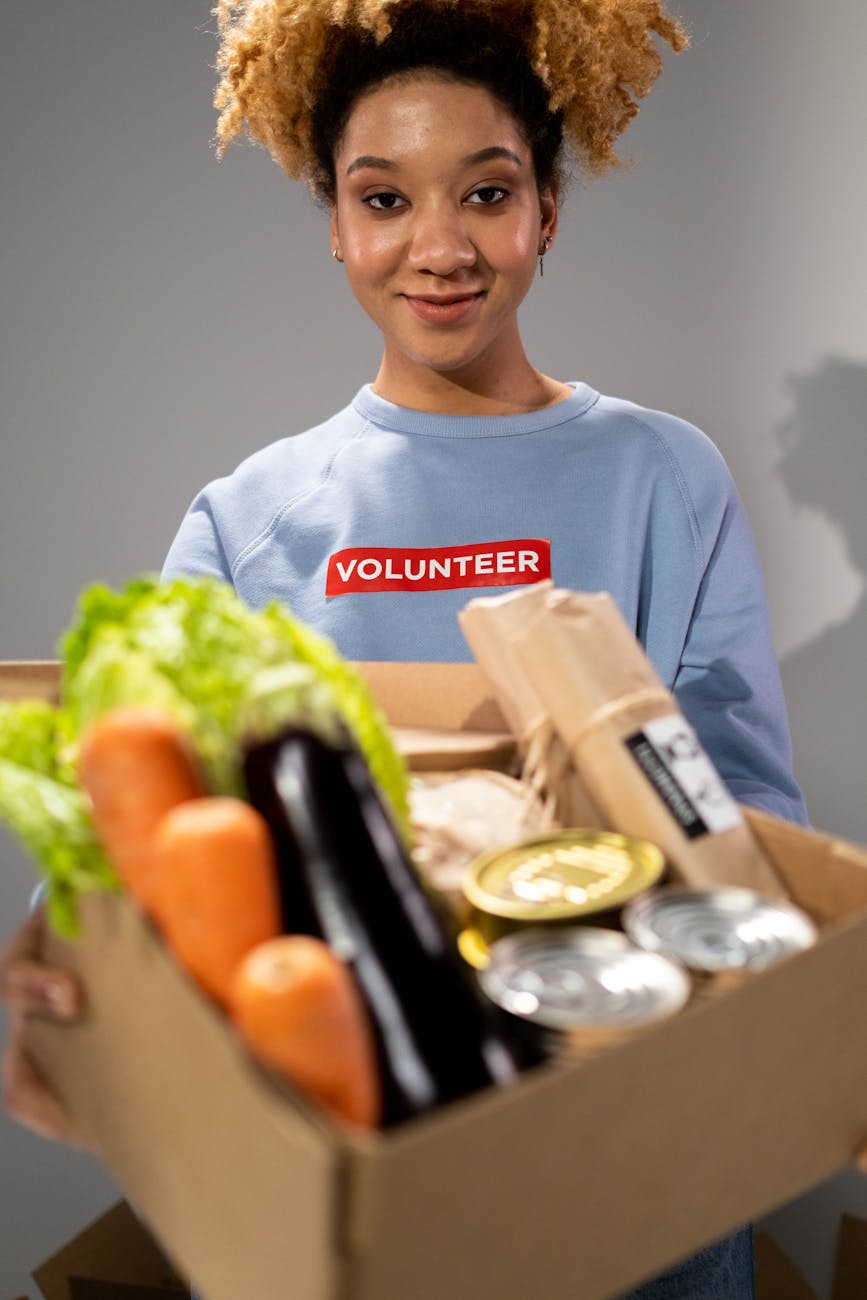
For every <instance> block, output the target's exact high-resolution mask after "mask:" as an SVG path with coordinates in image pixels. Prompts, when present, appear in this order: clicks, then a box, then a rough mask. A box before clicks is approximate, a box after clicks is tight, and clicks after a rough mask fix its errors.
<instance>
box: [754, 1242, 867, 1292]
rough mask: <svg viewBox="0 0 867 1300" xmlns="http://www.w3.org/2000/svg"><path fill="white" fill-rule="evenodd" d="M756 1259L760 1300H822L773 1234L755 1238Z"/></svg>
mask: <svg viewBox="0 0 867 1300" xmlns="http://www.w3.org/2000/svg"><path fill="white" fill-rule="evenodd" d="M753 1255H754V1258H755V1264H756V1300H818V1297H817V1295H816V1292H815V1291H814V1290H813V1288H812V1287H811V1286H809V1285H808V1284H807V1282H805V1281H804V1278H803V1277H802V1276H801V1274H800V1273H799V1271H798V1270H797V1269H796V1268H795V1265H794V1264H793V1263H792V1261H791V1260H790V1259H789V1257H788V1255H786V1254H785V1253H784V1252H783V1251H782V1250H781V1249H780V1247H779V1246H778V1245H777V1243H776V1241H774V1238H773V1237H772V1236H771V1235H770V1233H769V1232H757V1233H756V1234H755V1237H754V1238H753ZM862 1300H863V1295H862Z"/></svg>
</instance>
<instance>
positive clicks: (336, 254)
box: [331, 248, 343, 262]
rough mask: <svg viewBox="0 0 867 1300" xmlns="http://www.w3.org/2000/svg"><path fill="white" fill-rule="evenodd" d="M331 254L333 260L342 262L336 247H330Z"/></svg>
mask: <svg viewBox="0 0 867 1300" xmlns="http://www.w3.org/2000/svg"><path fill="white" fill-rule="evenodd" d="M331 256H332V257H333V258H334V260H335V262H342V261H343V258H342V257H341V256H340V253H339V252H338V250H337V249H336V248H332V250H331Z"/></svg>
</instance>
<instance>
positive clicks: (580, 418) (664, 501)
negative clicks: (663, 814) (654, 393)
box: [164, 382, 806, 822]
mask: <svg viewBox="0 0 867 1300" xmlns="http://www.w3.org/2000/svg"><path fill="white" fill-rule="evenodd" d="M570 387H571V388H572V392H571V394H570V395H569V396H568V397H566V398H565V399H564V400H562V401H559V402H557V403H555V404H554V405H552V406H548V407H545V408H543V409H542V410H537V411H531V412H528V413H526V414H520V415H496V416H485V415H481V416H458V415H440V414H437V413H434V412H427V411H417V410H413V409H410V408H407V407H402V406H397V405H395V404H394V403H392V402H388V401H386V400H385V399H384V398H382V397H380V396H379V395H378V394H376V393H375V392H374V391H373V389H372V388H371V387H370V386H369V385H368V386H366V387H364V388H362V389H361V390H360V391H359V392H358V393H357V395H356V397H355V398H354V400H353V401H352V402H351V403H350V405H349V406H347V407H346V408H345V409H344V410H342V411H339V412H338V413H337V414H336V415H334V416H333V417H332V418H331V419H329V420H326V421H325V422H324V423H323V424H320V425H318V426H316V427H315V428H312V429H309V430H307V431H306V432H304V433H299V434H295V435H294V436H290V437H287V438H283V439H281V440H280V441H278V442H275V443H273V444H271V445H270V446H267V447H265V448H263V449H262V450H261V451H258V452H256V453H255V454H254V455H252V456H250V457H249V458H248V459H246V460H245V461H243V462H242V464H241V465H239V466H238V468H237V469H236V470H235V471H234V472H233V473H232V474H230V475H228V476H227V477H224V478H219V479H216V480H215V481H214V482H212V483H210V484H209V485H208V486H207V487H205V488H204V489H203V490H202V491H201V492H199V493H198V495H197V496H196V497H195V499H194V501H193V502H192V504H191V506H190V508H189V510H188V512H187V514H186V516H185V518H184V520H183V522H182V523H181V527H180V529H179V531H178V534H177V536H176V537H175V540H174V542H173V543H172V546H171V549H170V550H169V553H168V556H167V559H166V562H165V567H164V576H165V577H171V576H175V575H179V574H211V575H213V576H216V577H220V578H223V579H224V580H226V581H228V582H231V583H232V584H233V585H234V587H235V588H236V590H237V591H238V593H239V594H240V595H241V596H242V597H243V598H244V599H245V600H246V601H247V602H248V603H249V604H250V605H252V606H253V607H259V606H261V605H263V604H264V603H266V602H267V601H268V600H271V599H274V598H278V599H280V600H281V601H283V602H285V603H286V605H288V606H289V608H290V609H291V610H292V611H293V612H294V613H295V614H296V615H297V616H298V617H299V618H301V619H303V620H304V621H305V622H307V623H309V624H311V625H312V626H314V627H315V628H317V629H318V630H319V631H322V632H324V633H326V634H327V635H329V636H331V637H332V638H333V639H334V641H335V643H336V645H337V647H338V649H339V650H340V651H341V653H342V654H344V655H345V656H346V657H348V658H350V659H357V660H423V661H448V662H455V661H463V660H468V659H471V658H472V656H471V653H470V650H469V647H468V646H467V644H466V642H465V640H464V638H463V635H462V633H461V630H460V626H459V624H458V618H457V615H458V611H459V610H460V609H462V608H463V606H464V605H465V604H466V603H467V601H468V600H470V599H471V598H472V597H474V596H483V595H485V594H493V593H495V592H496V593H503V592H505V591H508V590H518V589H520V587H522V586H524V585H526V584H528V583H531V582H536V581H539V580H540V579H541V578H545V577H549V576H550V577H551V578H552V579H553V581H554V583H555V584H556V585H557V586H559V587H568V588H571V589H573V590H576V591H587V592H593V591H607V592H609V593H610V594H611V595H612V596H613V598H614V600H615V601H616V602H617V605H618V606H619V608H620V611H621V613H622V614H623V616H624V618H625V619H626V621H627V623H628V624H629V625H630V626H631V627H632V628H633V629H634V631H635V633H636V635H637V637H638V638H639V640H640V641H641V643H642V645H643V646H644V648H645V650H646V652H647V654H648V656H649V658H650V659H651V662H652V663H653V664H654V666H655V668H656V670H657V672H658V673H659V674H660V676H661V677H662V679H663V681H664V682H665V683H666V685H667V686H668V687H669V688H670V689H672V690H673V691H674V692H675V694H676V695H677V698H678V701H679V703H680V706H681V708H682V709H683V711H684V712H685V714H686V715H687V717H688V718H689V719H690V721H691V722H692V724H693V726H694V727H695V728H696V730H697V731H698V733H699V736H700V737H701V739H702V742H703V743H704V746H705V748H706V749H707V751H708V753H709V754H710V756H711V758H712V759H713V761H714V762H715V764H716V766H717V767H718V769H719V770H720V772H721V774H722V776H723V778H724V779H725V780H726V782H727V783H728V785H729V787H730V789H731V790H732V793H733V794H734V795H735V797H736V798H737V799H739V800H740V801H741V802H744V803H747V804H753V805H756V806H758V807H762V808H765V809H766V810H768V811H770V812H773V813H775V814H776V815H778V816H782V817H786V818H790V819H793V820H796V821H801V822H803V821H804V820H805V818H806V814H805V810H804V806H803V801H802V798H801V795H800V792H799V790H798V787H797V785H796V783H795V781H794V778H793V776H792V772H791V753H790V744H789V735H788V725H787V720H786V713H785V705H784V701H783V695H782V688H781V685H780V677H779V671H778V668H777V664H776V659H775V656H774V652H773V648H772V645H771V637H770V629H769V620H768V612H767V601H766V598H765V592H764V587H763V583H762V578H761V573H760V569H759V562H758V557H757V554H756V549H755V545H754V542H753V538H752V534H751V530H750V526H749V523H748V520H747V517H746V513H745V511H744V508H743V505H742V502H741V500H740V498H739V496H738V493H737V491H736V488H735V485H734V483H733V481H732V478H731V475H730V473H729V471H728V469H727V467H726V465H725V462H724V461H723V458H722V456H721V455H720V453H719V451H718V450H717V449H716V447H715V446H714V445H713V443H712V442H711V441H710V440H709V439H708V438H707V437H706V436H705V435H704V434H703V433H702V432H701V431H700V430H698V429H696V428H695V427H694V426H693V425H690V424H688V423H686V422H685V421H683V420H680V419H677V418H676V417H674V416H672V415H668V414H665V413H663V412H660V411H652V410H648V409H645V408H643V407H640V406H636V405H635V404H633V403H631V402H627V401H624V400H622V399H619V398H613V397H606V396H602V395H600V394H599V393H598V392H596V391H595V390H594V389H592V388H590V387H589V386H588V385H587V384H584V383H578V382H576V383H574V384H572V385H570Z"/></svg>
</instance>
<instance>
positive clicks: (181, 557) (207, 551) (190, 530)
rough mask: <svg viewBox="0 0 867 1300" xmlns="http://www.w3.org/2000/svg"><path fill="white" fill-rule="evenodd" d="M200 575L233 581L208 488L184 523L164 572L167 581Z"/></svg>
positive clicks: (170, 552)
mask: <svg viewBox="0 0 867 1300" xmlns="http://www.w3.org/2000/svg"><path fill="white" fill-rule="evenodd" d="M198 576H203V577H210V578H222V579H223V581H224V582H232V572H231V567H230V564H229V560H228V557H227V556H226V552H225V550H224V547H223V543H222V541H221V539H220V534H219V530H218V528H217V524H216V520H215V518H214V513H213V510H212V508H211V502H210V497H209V493H208V489H207V488H205V489H204V490H203V491H202V492H200V493H199V494H198V496H197V497H196V498H195V500H194V501H193V503H192V505H191V506H190V508H189V510H188V511H187V513H186V514H185V515H184V518H183V519H182V520H181V526H180V528H179V529H178V531H177V533H176V535H175V539H174V541H173V542H172V544H171V546H170V547H169V552H168V555H167V556H166V558H165V563H164V564H163V571H162V577H163V579H164V580H165V579H168V578H178V577H198Z"/></svg>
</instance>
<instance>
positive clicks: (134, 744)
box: [78, 708, 204, 910]
mask: <svg viewBox="0 0 867 1300" xmlns="http://www.w3.org/2000/svg"><path fill="white" fill-rule="evenodd" d="M78 779H79V782H80V783H81V785H82V786H83V788H84V789H85V790H86V792H87V793H88V794H89V796H90V800H91V805H92V810H93V821H94V825H95V827H96V832H97V835H98V836H99V839H100V842H101V843H102V846H103V848H104V849H105V851H106V853H107V855H108V857H109V860H110V861H111V862H112V863H113V865H114V866H115V867H116V868H117V870H118V872H119V873H120V876H121V879H122V880H123V881H124V883H125V884H126V886H127V887H128V889H129V890H130V891H131V893H133V894H134V895H135V897H136V898H137V899H138V900H139V902H140V903H141V904H142V906H143V907H144V908H146V909H147V910H150V909H151V881H150V842H151V838H152V836H153V832H154V828H155V827H156V825H157V822H158V821H159V820H160V818H161V817H162V816H163V814H164V813H166V812H168V810H169V809H170V808H174V807H175V806H176V805H177V804H179V803H184V802H185V801H186V800H188V799H195V798H198V797H199V796H200V795H202V794H203V793H204V791H203V786H202V781H201V779H200V777H199V775H198V772H197V769H196V763H195V759H194V756H193V753H192V750H191V748H190V745H189V743H188V742H187V740H186V737H185V736H184V734H183V732H182V731H181V729H180V727H179V726H178V724H177V722H175V720H174V718H172V717H171V715H170V714H168V713H166V712H164V711H163V710H162V709H154V708H123V709H113V710H111V711H110V712H108V713H105V714H103V715H102V717H100V718H98V719H97V720H96V722H94V723H92V724H91V726H90V727H89V728H88V729H87V730H86V731H85V733H84V735H83V737H82V741H81V749H80V752H79V759H78Z"/></svg>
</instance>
